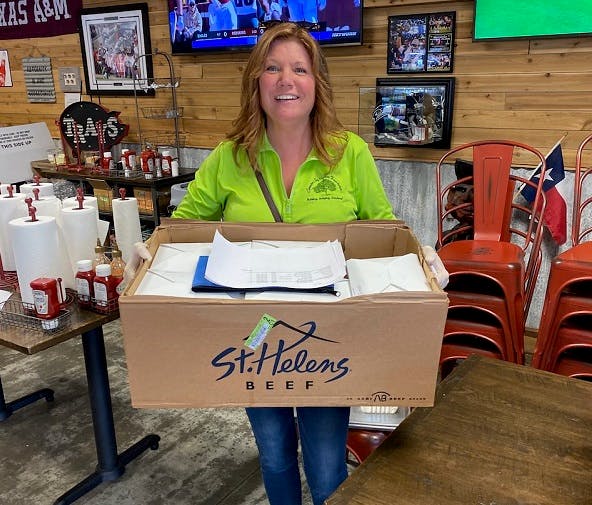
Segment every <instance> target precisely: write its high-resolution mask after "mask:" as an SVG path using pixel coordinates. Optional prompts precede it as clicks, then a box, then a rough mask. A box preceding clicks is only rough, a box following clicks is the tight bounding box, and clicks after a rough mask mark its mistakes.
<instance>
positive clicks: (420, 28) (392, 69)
mask: <svg viewBox="0 0 592 505" xmlns="http://www.w3.org/2000/svg"><path fill="white" fill-rule="evenodd" d="M455 14H456V13H455V12H437V13H433V14H410V15H405V16H389V18H388V52H387V68H386V71H387V73H389V74H399V73H411V72H452V59H453V54H454V26H455V24H454V22H455V17H456V16H455Z"/></svg>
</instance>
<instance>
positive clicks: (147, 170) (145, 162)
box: [140, 146, 155, 179]
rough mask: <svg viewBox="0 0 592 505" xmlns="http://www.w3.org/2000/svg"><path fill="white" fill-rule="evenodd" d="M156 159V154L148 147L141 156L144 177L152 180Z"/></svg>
mask: <svg viewBox="0 0 592 505" xmlns="http://www.w3.org/2000/svg"><path fill="white" fill-rule="evenodd" d="M154 158H155V154H154V151H153V150H152V148H151V147H150V146H147V147H146V149H144V150H143V151H142V154H141V155H140V160H141V166H142V172H144V177H145V178H146V179H152V173H153V172H154Z"/></svg>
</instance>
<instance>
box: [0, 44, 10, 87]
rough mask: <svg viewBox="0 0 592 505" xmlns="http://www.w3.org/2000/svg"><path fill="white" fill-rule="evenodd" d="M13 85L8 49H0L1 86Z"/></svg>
mask: <svg viewBox="0 0 592 505" xmlns="http://www.w3.org/2000/svg"><path fill="white" fill-rule="evenodd" d="M10 87H12V74H11V73H10V60H9V59H8V51H6V50H5V49H1V50H0V88H10Z"/></svg>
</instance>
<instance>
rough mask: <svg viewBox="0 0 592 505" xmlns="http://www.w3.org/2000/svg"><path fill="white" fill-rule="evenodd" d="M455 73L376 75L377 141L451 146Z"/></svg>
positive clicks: (378, 143) (383, 144) (382, 144)
mask: <svg viewBox="0 0 592 505" xmlns="http://www.w3.org/2000/svg"><path fill="white" fill-rule="evenodd" d="M453 101H454V77H446V78H430V77H426V78H411V77H410V78H398V77H384V78H378V79H376V106H375V108H374V113H373V120H374V145H376V146H378V147H394V146H405V147H430V148H435V149H448V148H449V147H450V138H451V135H452V109H453Z"/></svg>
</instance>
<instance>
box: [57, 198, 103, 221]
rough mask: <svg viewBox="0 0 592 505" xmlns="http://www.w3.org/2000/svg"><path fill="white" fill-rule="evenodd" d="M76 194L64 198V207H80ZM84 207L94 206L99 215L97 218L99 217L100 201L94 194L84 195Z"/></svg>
mask: <svg viewBox="0 0 592 505" xmlns="http://www.w3.org/2000/svg"><path fill="white" fill-rule="evenodd" d="M76 198H77V197H76V196H71V197H69V198H64V199H63V200H62V208H64V209H66V208H68V207H78V200H77V199H76ZM82 206H83V207H92V208H94V209H95V211H96V212H95V214H96V215H97V219H99V203H98V201H97V199H96V197H94V196H87V195H84V200H83V201H82Z"/></svg>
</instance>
